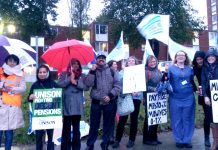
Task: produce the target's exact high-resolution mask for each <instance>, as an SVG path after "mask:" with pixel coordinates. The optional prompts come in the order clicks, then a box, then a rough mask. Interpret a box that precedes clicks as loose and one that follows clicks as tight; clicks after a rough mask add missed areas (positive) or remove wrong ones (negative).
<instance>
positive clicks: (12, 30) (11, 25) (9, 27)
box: [7, 24, 16, 34]
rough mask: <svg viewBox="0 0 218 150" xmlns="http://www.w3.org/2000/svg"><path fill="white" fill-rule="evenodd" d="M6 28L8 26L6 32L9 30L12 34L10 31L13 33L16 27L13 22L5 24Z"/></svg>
mask: <svg viewBox="0 0 218 150" xmlns="http://www.w3.org/2000/svg"><path fill="white" fill-rule="evenodd" d="M7 28H8V32H9V33H10V34H12V33H14V32H15V31H16V27H15V26H14V25H13V24H9V25H8V26H7Z"/></svg>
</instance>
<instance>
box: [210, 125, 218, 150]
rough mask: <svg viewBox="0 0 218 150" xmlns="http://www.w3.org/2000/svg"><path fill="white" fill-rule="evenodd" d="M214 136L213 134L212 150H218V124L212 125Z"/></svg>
mask: <svg viewBox="0 0 218 150" xmlns="http://www.w3.org/2000/svg"><path fill="white" fill-rule="evenodd" d="M211 129H212V134H213V144H212V146H211V148H210V150H217V148H218V124H215V123H212V124H211Z"/></svg>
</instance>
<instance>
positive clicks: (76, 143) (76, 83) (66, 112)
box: [58, 58, 88, 150]
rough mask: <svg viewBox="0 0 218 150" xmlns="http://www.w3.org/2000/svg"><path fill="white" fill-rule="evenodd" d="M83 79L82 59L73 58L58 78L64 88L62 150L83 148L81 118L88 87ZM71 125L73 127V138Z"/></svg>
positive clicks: (59, 83)
mask: <svg viewBox="0 0 218 150" xmlns="http://www.w3.org/2000/svg"><path fill="white" fill-rule="evenodd" d="M83 79H84V76H83V75H82V67H81V64H80V61H79V60H77V59H75V58H72V59H71V60H70V62H69V64H68V67H67V71H65V72H63V73H61V75H60V78H59V80H58V85H59V86H60V87H62V88H63V90H64V92H63V93H64V95H63V96H64V97H63V130H62V140H61V150H70V149H73V150H80V148H81V141H80V119H81V116H82V115H83V91H84V90H86V89H88V88H86V86H85V84H84V83H83ZM71 127H73V139H72V140H71Z"/></svg>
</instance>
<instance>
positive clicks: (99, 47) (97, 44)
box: [95, 42, 108, 53]
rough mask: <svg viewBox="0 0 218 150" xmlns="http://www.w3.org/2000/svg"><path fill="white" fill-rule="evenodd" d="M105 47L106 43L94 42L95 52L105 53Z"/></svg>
mask: <svg viewBox="0 0 218 150" xmlns="http://www.w3.org/2000/svg"><path fill="white" fill-rule="evenodd" d="M107 47H108V46H107V42H95V51H104V52H106V53H107V52H108V51H107Z"/></svg>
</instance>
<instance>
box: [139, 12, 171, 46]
mask: <svg viewBox="0 0 218 150" xmlns="http://www.w3.org/2000/svg"><path fill="white" fill-rule="evenodd" d="M169 20H170V17H169V15H159V14H149V15H147V16H145V17H144V18H143V19H142V21H141V23H140V24H139V25H138V26H137V29H138V31H139V32H140V33H141V34H142V36H143V37H145V38H146V39H156V40H158V41H161V42H163V43H165V44H167V45H168V42H169Z"/></svg>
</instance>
